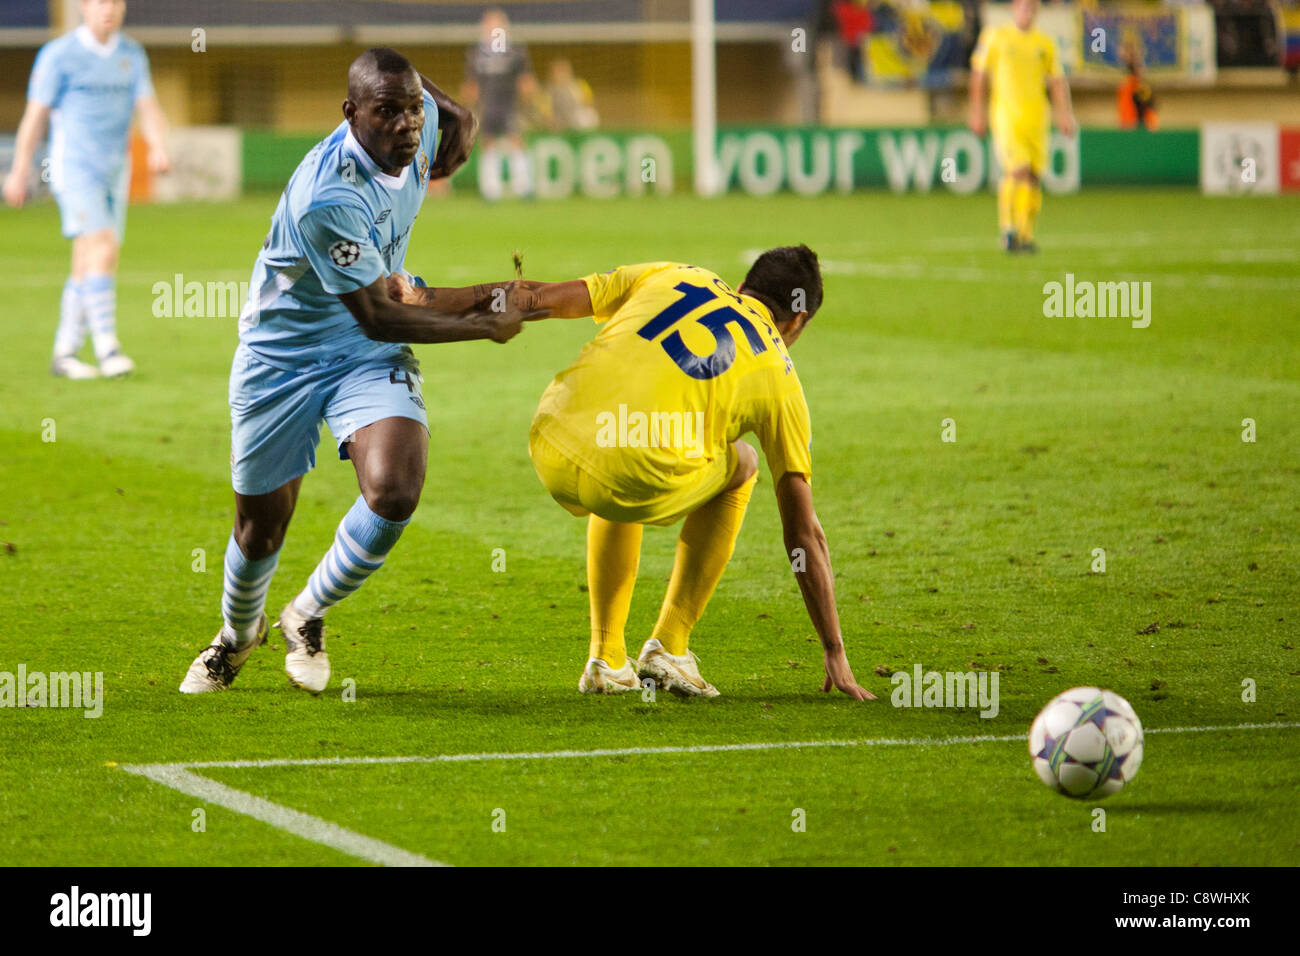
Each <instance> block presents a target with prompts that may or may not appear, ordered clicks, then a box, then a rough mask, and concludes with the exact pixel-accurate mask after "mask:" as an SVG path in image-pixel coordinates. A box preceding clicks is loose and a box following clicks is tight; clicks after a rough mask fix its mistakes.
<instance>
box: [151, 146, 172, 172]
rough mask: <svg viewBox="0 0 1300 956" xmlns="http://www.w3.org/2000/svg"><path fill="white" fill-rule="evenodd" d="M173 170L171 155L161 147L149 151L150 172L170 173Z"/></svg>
mask: <svg viewBox="0 0 1300 956" xmlns="http://www.w3.org/2000/svg"><path fill="white" fill-rule="evenodd" d="M171 169H172V158H171V155H170V154H169V153H168V152H167V150H166V149H164V148H163V147H161V146H154V147H151V148H150V149H149V172H151V173H169V172H171Z"/></svg>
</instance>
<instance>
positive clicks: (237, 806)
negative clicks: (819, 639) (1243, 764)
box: [122, 723, 1300, 866]
mask: <svg viewBox="0 0 1300 956" xmlns="http://www.w3.org/2000/svg"><path fill="white" fill-rule="evenodd" d="M1297 727H1300V723H1272V724H1221V725H1218V726H1209V727H1152V728H1150V729H1148V730H1147V731H1146V733H1148V734H1200V733H1212V732H1223V731H1234V730H1285V729H1294V728H1297ZM1024 739H1025V735H1024V734H1007V735H1003V736H993V735H987V734H982V735H977V736H970V737H867V738H863V739H860V740H799V741H793V740H777V741H767V742H758V743H748V744H697V745H695V746H689V747H687V746H677V747H617V748H602V749H596V750H538V751H529V752H524V753H500V752H485V753H469V754H434V755H431V756H408V757H306V758H302V759H276V760H206V761H195V762H189V763H150V764H123V765H122V769H123V770H125V771H127V772H128V773H133V774H136V775H138V776H141V777H145V778H147V779H149V780H152V781H154V782H155V783H161V784H163V785H164V786H167V787H171V788H172V789H173V790H178V791H180V792H181V793H184V794H187V795H189V796H191V797H197V798H198V799H200V800H205V801H207V802H208V803H215V804H216V805H218V806H221V807H225V808H226V809H227V810H234V811H235V812H236V813H242V814H244V815H246V816H250V817H253V818H254V819H256V820H261V821H262V822H263V823H266V824H269V825H270V826H273V827H276V828H278V829H280V830H284V831H285V832H287V833H292V834H293V835H294V836H299V837H302V838H303V839H304V840H310V841H312V842H313V843H320V844H322V845H324V846H328V847H331V848H333V849H335V850H338V851H340V852H341V853H347V854H349V855H351V856H355V857H358V858H360V859H363V860H367V861H369V862H371V863H379V864H382V865H384V866H447V865H448V864H445V863H439V862H437V861H435V860H430V859H428V858H427V857H423V856H420V855H419V854H418V853H411V852H409V851H407V850H403V849H401V848H400V847H395V846H393V845H392V844H389V843H384V842H382V841H380V840H375V839H372V838H370V837H367V836H362V835H361V834H360V833H355V832H353V831H352V830H347V829H344V828H343V827H340V826H338V825H336V824H333V823H330V822H328V821H326V820H322V819H320V818H319V817H313V816H311V815H310V814H306V813H300V812H299V811H297V810H293V809H290V808H289V807H286V806H282V805H280V804H278V803H272V802H271V801H270V800H264V799H262V798H261V797H255V796H253V795H252V794H251V793H245V792H244V791H243V790H236V789H235V788H234V787H228V786H226V785H225V784H223V783H217V781H215V780H211V779H209V778H207V777H202V776H200V775H198V774H196V773H192V772H191V771H193V770H196V769H203V768H216V767H225V768H231V769H262V768H268V767H346V766H366V765H374V764H432V763H468V762H483V761H490V760H557V759H566V758H567V759H575V758H584V757H587V758H590V757H641V756H655V755H659V754H709V753H737V752H750V751H761V750H811V749H817V748H826V747H951V746H956V745H958V744H982V743H1014V742H1021V741H1024Z"/></svg>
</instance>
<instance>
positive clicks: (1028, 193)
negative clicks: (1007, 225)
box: [1020, 183, 1043, 242]
mask: <svg viewBox="0 0 1300 956" xmlns="http://www.w3.org/2000/svg"><path fill="white" fill-rule="evenodd" d="M1024 192H1025V199H1024V203H1025V209H1024V214H1023V219H1022V221H1021V224H1020V238H1021V240H1022V241H1024V242H1033V241H1034V230H1035V229H1036V228H1037V226H1038V211H1039V210H1040V209H1042V208H1043V188H1042V187H1041V186H1039V185H1038V184H1037V183H1025V188H1024Z"/></svg>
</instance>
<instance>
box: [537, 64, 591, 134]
mask: <svg viewBox="0 0 1300 956" xmlns="http://www.w3.org/2000/svg"><path fill="white" fill-rule="evenodd" d="M547 76H548V79H547V81H546V95H545V96H544V97H543V106H544V108H545V110H546V113H547V125H548V126H550V128H551V129H556V130H563V129H595V128H596V126H597V124H598V123H599V122H600V117H599V116H598V115H597V113H596V108H595V106H594V105H593V97H592V93H591V86H590V85H589V84H588V83H587V81H586V80H583V79H580V78H579V77H576V76H574V75H573V64H572V63H570V62H569V61H568V60H566V59H564V58H563V57H561V58H560V59H558V60H552V61H551V67H550V70H549V71H548V74H547Z"/></svg>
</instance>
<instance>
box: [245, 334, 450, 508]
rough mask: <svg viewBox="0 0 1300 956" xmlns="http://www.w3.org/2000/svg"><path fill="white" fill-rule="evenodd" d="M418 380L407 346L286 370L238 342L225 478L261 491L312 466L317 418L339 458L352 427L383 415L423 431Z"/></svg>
mask: <svg viewBox="0 0 1300 956" xmlns="http://www.w3.org/2000/svg"><path fill="white" fill-rule="evenodd" d="M423 381H424V380H423V379H422V378H421V377H420V363H419V362H418V361H416V358H415V355H414V354H413V353H412V352H411V350H410V349H409V348H408V349H404V350H403V352H402V353H401V354H399V355H396V356H393V357H391V358H386V359H378V360H377V359H367V360H363V361H360V362H358V361H355V360H349V359H346V358H345V359H343V360H341V361H339V362H334V363H331V364H312V365H304V366H303V367H302V368H300V369H297V370H295V371H287V370H285V369H282V368H278V367H276V366H274V365H268V364H266V363H265V362H263V361H262V360H261V359H259V358H258V357H257V356H256V355H255V354H254V353H253V351H252V350H251V349H249V348H248V347H247V346H245V345H243V344H241V345H240V346H239V348H237V349H236V350H235V361H234V363H233V364H232V365H231V368H230V476H231V484H233V485H234V488H235V491H237V492H239V494H241V495H263V494H266V493H267V492H270V491H274V490H275V489H276V488H279V487H280V486H281V485H283V484H285V483H286V482H289V481H292V480H293V479H294V478H297V477H298V476H299V475H305V474H306V473H307V472H309V471H311V469H312V468H314V467H315V466H316V444H317V442H319V441H320V423H321V420H322V419H323V420H324V421H325V422H326V424H328V425H329V429H330V433H331V434H332V435H333V436H334V441H335V443H336V444H337V445H338V451H339V459H340V460H343V461H346V460H347V457H348V452H347V442H348V441H350V440H351V438H352V435H353V434H354V433H355V432H356V431H357V430H358V429H361V428H365V427H366V426H367V425H371V424H374V423H375V422H377V421H380V420H381V419H385V418H409V419H412V420H413V421H417V422H419V423H420V424H421V425H423V426H424V427H425V430H426V431H427V430H428V428H429V419H428V416H427V415H426V414H425V409H424V398H423V396H422V395H421V389H420V386H421V384H423Z"/></svg>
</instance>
